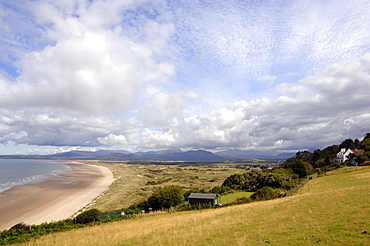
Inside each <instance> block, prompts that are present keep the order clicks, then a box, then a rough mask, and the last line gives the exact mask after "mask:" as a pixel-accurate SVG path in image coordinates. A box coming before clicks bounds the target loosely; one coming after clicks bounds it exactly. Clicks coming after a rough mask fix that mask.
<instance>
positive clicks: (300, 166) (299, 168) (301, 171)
mask: <svg viewBox="0 0 370 246" xmlns="http://www.w3.org/2000/svg"><path fill="white" fill-rule="evenodd" d="M286 167H287V168H290V169H292V171H293V173H295V174H297V175H298V177H299V178H304V177H307V175H308V171H307V166H306V164H305V163H304V162H303V161H301V160H297V161H295V162H293V163H289V164H288V165H287V166H286Z"/></svg>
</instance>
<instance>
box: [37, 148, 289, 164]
mask: <svg viewBox="0 0 370 246" xmlns="http://www.w3.org/2000/svg"><path fill="white" fill-rule="evenodd" d="M294 155H295V153H280V152H277V151H257V150H239V149H232V150H225V151H219V152H215V153H212V152H210V151H205V150H189V151H182V150H180V149H169V150H161V151H148V152H135V153H131V152H129V151H126V150H99V151H69V152H62V153H58V154H54V155H47V156H43V157H45V158H58V159H59V158H60V159H97V160H112V161H113V160H114V161H191V162H217V161H224V160H227V159H239V158H256V159H279V160H284V159H287V158H289V157H292V156H294Z"/></svg>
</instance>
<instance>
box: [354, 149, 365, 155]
mask: <svg viewBox="0 0 370 246" xmlns="http://www.w3.org/2000/svg"><path fill="white" fill-rule="evenodd" d="M352 151H353V153H355V154H356V155H361V154H363V153H364V152H365V151H364V150H363V149H353V150H352Z"/></svg>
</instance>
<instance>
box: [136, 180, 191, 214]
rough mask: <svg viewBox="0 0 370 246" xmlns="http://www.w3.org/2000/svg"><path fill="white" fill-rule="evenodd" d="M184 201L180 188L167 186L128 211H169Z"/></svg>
mask: <svg viewBox="0 0 370 246" xmlns="http://www.w3.org/2000/svg"><path fill="white" fill-rule="evenodd" d="M184 201H185V197H184V193H183V190H182V188H181V187H180V186H177V185H168V186H164V187H162V188H160V189H158V190H156V191H154V192H153V194H152V195H151V196H150V197H149V198H148V199H147V200H145V201H143V202H141V203H138V204H135V205H132V206H131V207H130V209H138V208H139V209H142V210H149V208H152V209H153V210H160V209H169V208H171V207H175V206H177V205H179V204H181V203H183V202H184Z"/></svg>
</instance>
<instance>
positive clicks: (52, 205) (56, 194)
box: [0, 161, 114, 231]
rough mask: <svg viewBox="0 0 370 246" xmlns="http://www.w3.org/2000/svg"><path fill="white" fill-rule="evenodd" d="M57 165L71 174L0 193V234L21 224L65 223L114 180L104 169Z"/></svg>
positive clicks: (72, 164)
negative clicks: (64, 167) (63, 221)
mask: <svg viewBox="0 0 370 246" xmlns="http://www.w3.org/2000/svg"><path fill="white" fill-rule="evenodd" d="M59 163H61V164H63V165H67V166H69V167H70V168H71V171H69V172H67V173H64V174H61V175H59V176H56V177H52V178H48V179H46V180H43V181H41V182H39V183H31V184H25V185H21V186H14V187H12V188H11V189H8V190H5V191H3V192H1V193H0V231H3V230H7V229H9V228H11V227H12V226H14V225H16V224H18V223H21V222H23V223H26V224H29V225H35V224H36V225H37V224H42V223H45V222H46V223H49V222H52V221H60V220H63V219H67V218H69V217H71V216H72V215H74V214H76V213H77V212H78V211H80V210H81V209H83V208H84V207H86V206H87V205H89V204H90V203H91V202H92V201H93V200H94V199H95V198H97V197H98V196H99V195H101V194H102V193H103V192H105V191H106V190H107V189H108V188H109V186H110V185H111V184H112V182H113V180H114V178H113V174H112V172H111V171H110V170H109V169H108V168H106V167H101V166H96V165H91V164H83V163H79V162H74V161H68V162H65V161H59Z"/></svg>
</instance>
